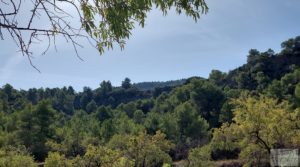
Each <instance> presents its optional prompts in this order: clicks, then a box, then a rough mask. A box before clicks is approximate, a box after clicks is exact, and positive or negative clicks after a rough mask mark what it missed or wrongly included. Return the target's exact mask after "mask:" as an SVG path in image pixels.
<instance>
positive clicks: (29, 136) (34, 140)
mask: <svg viewBox="0 0 300 167" xmlns="http://www.w3.org/2000/svg"><path fill="white" fill-rule="evenodd" d="M54 116H55V111H54V110H53V109H52V108H51V105H50V103H49V101H41V102H39V103H38V104H37V106H35V107H30V106H29V107H27V108H26V109H25V110H23V111H22V112H21V114H20V124H19V127H18V134H17V135H18V139H19V140H20V142H21V144H24V145H25V146H26V147H27V148H28V149H29V151H31V152H32V154H33V155H34V156H35V158H36V159H37V160H44V158H45V157H46V156H47V152H48V149H47V147H46V145H45V144H46V142H47V140H48V139H50V138H51V137H52V136H53V134H54V129H53V127H52V124H53V122H54Z"/></svg>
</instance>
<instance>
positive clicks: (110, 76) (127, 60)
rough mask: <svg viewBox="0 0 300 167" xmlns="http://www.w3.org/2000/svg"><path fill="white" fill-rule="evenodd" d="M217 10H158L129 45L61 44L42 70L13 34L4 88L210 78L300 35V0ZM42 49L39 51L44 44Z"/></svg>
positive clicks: (233, 2)
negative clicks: (102, 49) (193, 14)
mask: <svg viewBox="0 0 300 167" xmlns="http://www.w3.org/2000/svg"><path fill="white" fill-rule="evenodd" d="M207 3H208V5H209V8H210V10H209V13H208V14H207V15H203V16H202V18H201V19H200V20H199V21H198V22H197V23H195V22H194V21H193V20H192V19H191V18H187V17H186V16H184V15H180V16H178V15H176V14H175V12H170V13H169V14H168V15H167V16H165V17H164V16H162V14H161V13H160V12H159V11H157V10H153V11H152V12H151V13H149V16H148V18H147V22H146V26H145V28H143V29H142V28H136V29H135V30H134V31H133V33H132V34H133V35H132V36H131V38H130V39H129V40H128V41H127V44H126V47H125V50H123V51H120V49H114V50H110V51H107V52H106V53H105V54H104V55H101V56H100V55H99V54H98V52H97V51H96V50H95V49H94V48H92V47H91V46H89V44H87V43H85V42H83V43H81V44H83V45H85V47H84V48H83V49H80V50H79V54H80V56H81V57H82V58H83V59H84V61H80V60H79V59H78V58H76V56H75V54H74V51H73V49H72V46H71V45H70V44H67V43H65V42H63V41H59V42H58V46H57V48H58V52H56V51H55V50H54V48H52V49H50V50H49V51H48V53H47V54H46V55H43V56H38V55H36V56H35V58H34V60H33V61H34V64H35V65H36V66H37V67H38V68H39V69H40V70H41V73H38V72H37V71H36V70H34V69H33V68H32V67H31V66H30V65H29V63H28V61H27V59H26V58H25V57H22V56H21V55H20V54H18V53H17V52H16V51H17V48H16V46H15V45H14V43H13V42H12V41H10V39H9V38H8V37H7V38H6V40H2V41H0V46H1V47H0V48H1V52H0V56H1V61H0V86H1V85H4V84H5V83H9V84H11V85H13V86H14V87H15V88H17V89H28V88H30V87H62V86H68V85H72V86H73V87H74V88H76V89H77V90H81V89H82V87H83V86H89V87H92V88H96V87H98V86H99V83H100V82H101V81H102V80H110V81H111V82H112V83H113V85H116V86H117V85H120V83H121V81H122V80H123V79H124V78H125V77H129V78H130V79H131V80H132V81H133V82H142V81H167V80H175V79H181V78H187V77H191V76H202V77H207V76H208V75H209V73H210V71H211V70H212V69H218V70H221V71H224V72H228V71H229V70H231V69H234V68H236V67H238V66H240V65H242V64H244V63H245V62H246V55H247V53H248V51H249V49H251V48H256V49H258V50H260V51H265V50H267V49H268V48H272V49H273V50H275V51H276V52H277V51H279V50H280V43H281V42H282V41H284V40H286V39H288V38H292V37H295V36H297V35H300V1H299V0H222V1H220V0H207ZM34 49H36V50H39V49H40V48H39V47H38V46H36V47H35V48H34Z"/></svg>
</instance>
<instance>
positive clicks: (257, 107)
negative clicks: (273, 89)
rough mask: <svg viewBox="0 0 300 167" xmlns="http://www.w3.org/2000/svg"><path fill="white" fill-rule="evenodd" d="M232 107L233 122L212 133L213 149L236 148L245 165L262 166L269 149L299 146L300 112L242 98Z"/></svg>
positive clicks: (270, 101)
mask: <svg viewBox="0 0 300 167" xmlns="http://www.w3.org/2000/svg"><path fill="white" fill-rule="evenodd" d="M233 103H234V104H235V109H234V118H233V120H234V122H233V123H232V124H231V125H229V124H227V123H225V124H223V126H222V127H221V128H220V129H218V130H216V131H215V132H214V137H213V139H212V145H213V146H214V147H215V148H218V149H221V150H227V151H233V150H234V149H235V148H236V147H239V148H240V149H241V152H240V154H239V157H240V158H241V159H242V160H244V162H245V163H246V164H245V165H249V166H260V165H263V166H265V165H268V164H269V154H270V152H271V149H280V148H297V146H299V137H300V136H299V134H300V131H299V123H300V119H299V111H297V110H294V111H293V110H291V109H290V106H289V104H288V103H287V102H286V101H283V102H281V103H279V102H278V101H277V100H275V99H271V98H267V97H265V96H260V97H248V96H242V97H240V98H239V99H237V100H234V102H233Z"/></svg>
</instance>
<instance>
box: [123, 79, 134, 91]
mask: <svg viewBox="0 0 300 167" xmlns="http://www.w3.org/2000/svg"><path fill="white" fill-rule="evenodd" d="M131 87H132V84H131V80H130V79H129V78H125V79H124V81H122V88H124V89H129V88H131Z"/></svg>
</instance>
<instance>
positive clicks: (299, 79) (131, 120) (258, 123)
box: [0, 37, 300, 167]
mask: <svg viewBox="0 0 300 167" xmlns="http://www.w3.org/2000/svg"><path fill="white" fill-rule="evenodd" d="M247 56H248V59H247V63H246V64H244V65H242V66H241V67H238V68H236V69H233V70H231V71H229V72H228V73H225V72H221V71H218V70H212V72H211V73H210V75H209V78H208V79H203V78H201V77H191V78H188V79H181V80H175V81H167V82H143V83H137V84H132V83H131V81H130V79H129V78H125V79H124V81H123V82H122V85H121V86H120V87H114V86H112V84H111V83H110V81H102V82H101V83H100V86H99V88H96V89H94V90H93V89H91V88H89V87H85V88H84V89H83V91H82V92H76V91H75V90H74V89H73V88H72V86H69V87H63V88H51V89H50V88H31V89H29V90H16V89H14V88H13V87H12V86H11V85H9V84H6V85H4V86H3V87H2V88H1V89H0V166H1V165H2V164H4V166H22V165H21V164H26V165H27V166H28V167H31V166H36V165H37V163H41V164H44V165H45V166H51V165H52V166H70V167H71V166H82V167H94V166H95V167H96V166H105V167H107V166H113V167H114V166H115V167H117V166H118V167H119V166H120V167H131V166H132V167H157V166H164V167H166V166H170V165H171V164H172V162H176V164H178V163H181V162H184V163H183V164H185V163H189V166H194V167H199V166H210V165H212V166H214V164H215V165H216V164H226V165H229V166H230V163H232V164H236V165H237V166H240V165H248V166H269V165H270V158H269V157H270V154H271V149H283V148H292V149H296V148H299V147H300V143H299V141H300V135H299V134H300V129H299V126H300V114H299V112H300V37H296V38H293V39H289V40H288V41H285V42H283V43H282V51H281V52H280V53H274V52H273V51H272V50H268V51H266V52H259V51H257V50H254V49H251V50H250V51H249V54H248V55H247ZM2 166H3V165H2ZM27 166H26V167H27Z"/></svg>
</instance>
